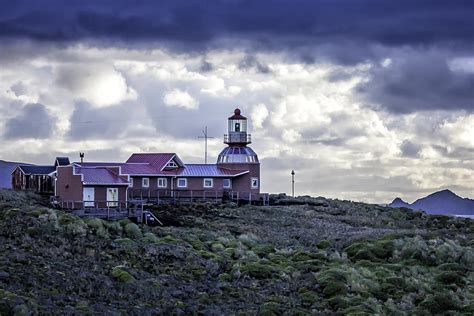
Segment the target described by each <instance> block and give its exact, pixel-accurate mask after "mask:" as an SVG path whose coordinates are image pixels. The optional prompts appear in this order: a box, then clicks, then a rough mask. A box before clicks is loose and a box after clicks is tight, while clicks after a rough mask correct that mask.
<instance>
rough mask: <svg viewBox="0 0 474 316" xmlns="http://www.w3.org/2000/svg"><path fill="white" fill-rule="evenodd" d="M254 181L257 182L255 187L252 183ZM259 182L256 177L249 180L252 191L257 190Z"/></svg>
mask: <svg viewBox="0 0 474 316" xmlns="http://www.w3.org/2000/svg"><path fill="white" fill-rule="evenodd" d="M254 181H257V185H256V186H254V185H253V182H254ZM259 182H260V181H259V180H258V178H257V177H252V178H250V186H251V187H252V189H258V187H259V185H260V183H259Z"/></svg>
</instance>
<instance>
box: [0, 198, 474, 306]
mask: <svg viewBox="0 0 474 316" xmlns="http://www.w3.org/2000/svg"><path fill="white" fill-rule="evenodd" d="M43 203H44V202H43V201H42V199H41V198H40V197H37V196H34V195H28V196H26V195H24V194H21V193H15V192H11V191H0V315H10V314H17V315H28V314H91V313H97V314H104V313H107V314H137V315H143V314H144V315H151V314H157V313H158V314H160V313H162V314H197V313H200V314H206V315H222V314H237V313H240V312H244V313H246V314H251V315H252V314H261V315H275V314H282V313H286V314H314V313H325V314H335V313H339V314H357V315H362V314H394V313H395V314H413V313H418V314H421V315H424V314H426V315H428V314H433V313H441V314H447V313H451V314H454V313H463V314H466V315H469V314H471V315H472V314H473V313H474V303H473V302H474V286H473V285H474V271H473V267H474V242H473V240H474V239H473V237H474V221H473V220H469V219H463V218H454V217H447V216H428V215H426V214H424V213H422V212H414V211H410V210H408V209H391V208H383V207H379V206H375V205H367V204H362V203H353V202H348V201H339V200H326V199H323V198H317V199H313V198H309V197H304V198H298V199H291V198H288V197H286V196H273V197H272V203H273V204H276V205H274V206H271V207H254V206H242V207H237V206H235V205H224V206H215V205H207V204H203V205H194V206H176V207H171V206H170V207H161V208H159V209H156V210H154V212H155V214H156V215H157V216H158V217H159V218H160V219H162V221H163V222H164V224H165V226H163V227H140V226H137V225H135V224H134V223H131V222H130V221H128V220H122V221H120V222H107V221H103V220H99V219H80V218H77V217H75V216H71V215H69V214H67V213H64V212H62V211H57V210H52V209H48V208H47V207H45V206H44V205H43Z"/></svg>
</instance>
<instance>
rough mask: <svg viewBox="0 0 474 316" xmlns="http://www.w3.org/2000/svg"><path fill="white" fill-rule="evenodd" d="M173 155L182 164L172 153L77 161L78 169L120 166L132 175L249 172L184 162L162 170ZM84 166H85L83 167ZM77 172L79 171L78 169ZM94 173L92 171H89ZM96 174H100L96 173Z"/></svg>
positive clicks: (191, 174)
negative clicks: (101, 160)
mask: <svg viewBox="0 0 474 316" xmlns="http://www.w3.org/2000/svg"><path fill="white" fill-rule="evenodd" d="M173 157H175V159H176V160H177V161H178V162H180V164H182V162H181V160H179V158H178V156H175V154H172V153H165V154H133V155H132V156H130V158H129V159H128V160H127V162H126V163H120V162H84V163H82V164H81V163H75V165H76V166H77V167H76V169H107V167H120V168H121V169H120V172H121V174H122V175H130V176H140V175H143V176H168V177H173V176H179V177H235V176H238V175H241V174H245V173H248V170H230V169H226V168H222V167H220V166H219V165H215V164H214V165H206V164H188V165H184V164H182V166H181V167H179V168H176V169H170V170H162V169H163V168H164V167H165V166H166V163H168V161H170V160H171V159H172V158H173ZM81 167H84V168H81ZM76 172H77V171H76ZM89 172H91V173H92V171H89ZM94 175H97V176H98V175H99V173H96V174H94ZM96 181H99V180H96Z"/></svg>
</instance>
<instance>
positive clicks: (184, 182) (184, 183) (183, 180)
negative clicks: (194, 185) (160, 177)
mask: <svg viewBox="0 0 474 316" xmlns="http://www.w3.org/2000/svg"><path fill="white" fill-rule="evenodd" d="M187 186H188V179H186V178H178V188H186V187H187Z"/></svg>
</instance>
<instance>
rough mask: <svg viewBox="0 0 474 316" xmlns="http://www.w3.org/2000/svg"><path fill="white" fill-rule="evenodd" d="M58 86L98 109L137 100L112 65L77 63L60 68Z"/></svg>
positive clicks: (57, 79)
mask: <svg viewBox="0 0 474 316" xmlns="http://www.w3.org/2000/svg"><path fill="white" fill-rule="evenodd" d="M56 75H57V78H56V83H57V85H58V86H60V87H63V88H65V89H67V90H68V91H70V92H72V93H73V95H74V97H75V99H76V100H84V101H87V102H89V103H90V104H92V105H94V106H97V107H105V106H111V105H115V104H119V103H121V102H123V101H124V100H133V99H136V97H137V95H136V91H135V90H133V89H132V88H131V87H129V86H128V85H127V82H126V80H125V78H124V77H123V76H122V74H121V73H120V72H118V71H117V70H115V69H114V68H113V67H112V66H111V65H107V64H93V63H75V64H73V65H64V66H59V67H58V69H57V70H56Z"/></svg>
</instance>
